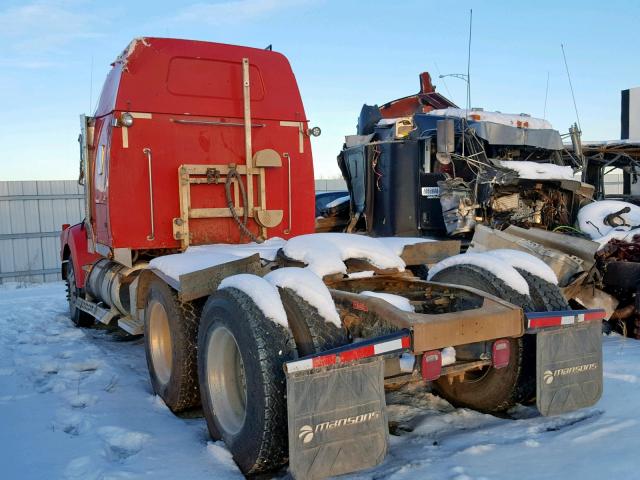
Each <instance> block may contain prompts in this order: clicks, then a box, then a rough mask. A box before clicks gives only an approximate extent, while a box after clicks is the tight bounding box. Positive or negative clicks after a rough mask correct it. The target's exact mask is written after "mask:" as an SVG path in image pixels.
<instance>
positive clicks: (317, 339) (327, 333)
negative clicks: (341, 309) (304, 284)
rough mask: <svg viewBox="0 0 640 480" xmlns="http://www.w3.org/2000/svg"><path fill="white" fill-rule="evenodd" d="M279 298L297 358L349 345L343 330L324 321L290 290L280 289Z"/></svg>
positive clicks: (315, 309)
mask: <svg viewBox="0 0 640 480" xmlns="http://www.w3.org/2000/svg"><path fill="white" fill-rule="evenodd" d="M280 298H281V300H282V305H283V306H284V309H285V312H286V313H287V320H288V321H289V327H290V328H291V332H292V333H293V337H294V339H295V342H296V348H297V350H298V355H299V356H301V357H304V356H305V355H311V354H313V353H318V352H322V351H324V350H329V349H331V348H335V347H340V346H342V345H345V344H347V343H349V339H348V337H347V333H346V332H345V330H344V329H343V328H340V327H338V326H337V325H335V324H333V323H331V322H328V321H326V320H325V319H324V317H323V316H322V315H320V313H318V309H317V308H315V307H314V306H312V305H310V304H309V303H308V302H307V301H306V300H304V299H303V298H302V297H301V296H300V295H298V294H297V293H296V292H294V291H293V290H291V289H290V288H281V289H280Z"/></svg>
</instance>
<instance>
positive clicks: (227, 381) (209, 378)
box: [198, 288, 295, 474]
mask: <svg viewBox="0 0 640 480" xmlns="http://www.w3.org/2000/svg"><path fill="white" fill-rule="evenodd" d="M294 348H295V347H294V342H293V339H292V338H291V336H290V334H289V332H288V331H287V329H286V328H284V327H282V326H281V325H278V324H276V323H275V322H273V321H271V320H269V319H268V318H266V317H265V316H264V314H263V313H262V311H261V310H260V309H259V308H258V307H257V306H256V304H255V303H254V302H253V300H252V299H251V298H250V297H249V296H248V295H246V294H245V293H243V292H241V291H240V290H237V289H235V288H226V289H224V290H221V291H218V292H216V293H215V294H214V295H212V296H211V297H209V300H208V301H207V303H206V304H205V307H204V310H203V313H202V321H201V325H200V332H199V334H198V352H199V354H198V373H199V379H200V391H201V396H202V409H203V411H204V415H205V418H206V420H207V427H208V429H209V433H210V434H211V436H212V437H213V438H214V439H215V440H224V442H225V443H226V445H227V447H228V448H229V450H230V451H231V453H232V455H233V458H234V460H235V461H236V463H237V464H238V466H239V467H240V469H241V470H242V471H243V472H244V473H245V474H253V473H260V472H266V471H269V470H274V469H277V468H279V467H281V466H282V465H284V464H285V463H286V462H287V456H288V442H287V407H286V399H285V394H286V380H285V375H284V370H283V368H282V365H283V363H284V362H285V361H287V360H290V359H291V358H293V350H294Z"/></svg>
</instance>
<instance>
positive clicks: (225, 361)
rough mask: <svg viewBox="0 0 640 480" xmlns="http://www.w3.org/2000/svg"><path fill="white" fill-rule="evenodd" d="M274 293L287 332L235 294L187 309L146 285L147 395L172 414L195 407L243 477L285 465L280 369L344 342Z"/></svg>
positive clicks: (169, 293)
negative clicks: (151, 394)
mask: <svg viewBox="0 0 640 480" xmlns="http://www.w3.org/2000/svg"><path fill="white" fill-rule="evenodd" d="M280 293H281V297H282V301H283V304H284V307H285V311H286V313H287V318H288V322H289V327H290V328H289V329H287V328H285V327H283V326H282V325H279V324H277V323H275V322H273V321H272V320H270V319H269V318H266V317H265V315H264V313H263V312H262V311H261V310H260V309H259V308H258V306H257V305H256V304H255V302H254V301H253V300H252V299H251V297H249V296H248V295H247V294H245V293H243V292H242V291H240V290H238V289H235V288H226V289H223V290H219V291H217V292H216V293H214V294H213V295H211V296H210V297H209V298H208V300H207V301H206V303H205V304H204V305H202V304H200V305H197V304H193V303H192V304H189V305H190V307H188V306H187V305H188V304H181V303H180V302H179V300H178V298H177V294H176V293H175V291H173V290H172V289H171V288H170V287H169V286H167V285H166V284H165V283H164V282H163V281H161V280H160V279H159V278H154V279H153V280H152V281H151V284H150V286H149V293H148V297H147V303H146V309H145V348H146V354H147V363H148V366H149V374H150V377H151V383H152V386H153V389H154V391H155V392H156V393H157V394H158V395H159V396H160V397H161V398H162V399H163V400H164V401H165V403H166V404H167V406H169V408H170V409H171V410H172V411H174V412H180V411H183V410H186V409H188V408H192V407H195V406H197V405H198V404H199V403H200V402H201V405H202V410H203V413H204V416H205V419H206V422H207V427H208V430H209V433H210V435H211V437H212V438H213V439H215V440H223V441H224V442H225V443H226V445H227V447H228V448H229V450H230V451H231V453H232V455H233V458H234V460H235V461H236V463H237V464H238V466H239V467H240V469H241V470H242V471H243V472H244V473H245V474H256V473H260V472H267V471H272V470H275V469H278V468H280V467H282V466H283V465H285V464H286V463H287V460H288V430H287V405H286V378H285V374H284V370H283V363H284V362H286V361H288V360H291V359H293V358H296V357H298V356H304V355H308V354H311V353H315V352H318V351H322V350H326V349H328V348H332V347H335V346H339V345H343V344H344V343H346V342H347V341H348V340H347V336H346V333H345V332H344V330H342V329H340V328H338V327H337V326H335V325H333V324H330V323H328V322H326V321H325V320H324V319H323V318H322V317H321V316H320V315H319V313H318V311H317V310H316V309H315V308H314V307H312V306H311V305H309V304H308V303H307V302H306V301H304V300H303V299H302V298H301V297H299V296H298V295H297V294H295V292H293V291H292V290H289V289H282V290H281V291H280ZM200 306H201V307H202V308H199V307H200Z"/></svg>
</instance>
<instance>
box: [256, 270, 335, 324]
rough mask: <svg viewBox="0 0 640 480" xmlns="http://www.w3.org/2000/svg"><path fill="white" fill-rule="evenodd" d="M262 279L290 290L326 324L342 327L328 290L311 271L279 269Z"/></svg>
mask: <svg viewBox="0 0 640 480" xmlns="http://www.w3.org/2000/svg"><path fill="white" fill-rule="evenodd" d="M264 279H265V280H266V281H268V282H269V283H271V284H272V285H274V286H276V287H281V288H290V289H291V290H293V291H294V292H296V293H297V294H298V295H300V296H301V297H302V298H303V299H304V300H305V301H306V302H307V303H309V304H310V305H311V306H312V307H315V308H316V309H317V310H318V313H319V314H320V316H322V318H324V319H325V320H326V321H327V322H331V323H333V324H334V325H335V326H337V327H342V321H341V320H340V316H339V315H338V312H337V311H336V306H335V304H334V303H333V299H332V298H331V294H330V293H329V289H328V288H327V286H326V285H325V284H324V282H323V281H322V279H321V278H320V277H318V276H317V275H316V274H315V273H313V272H312V271H311V270H309V269H306V268H295V267H287V268H279V269H277V270H274V271H272V272H270V273H268V274H267V275H265V276H264Z"/></svg>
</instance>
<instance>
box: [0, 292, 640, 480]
mask: <svg viewBox="0 0 640 480" xmlns="http://www.w3.org/2000/svg"><path fill="white" fill-rule="evenodd" d="M118 339H119V337H118V336H117V335H114V334H113V333H108V332H106V331H105V330H100V329H82V330H80V329H76V328H75V327H73V326H72V324H71V322H70V321H69V319H68V318H67V306H66V301H65V298H64V285H63V284H61V283H55V284H49V285H45V286H36V287H29V288H17V289H16V288H6V287H0V461H1V464H2V470H1V473H0V478H3V479H5V478H6V479H26V480H30V479H42V478H47V479H83V480H85V479H86V480H92V479H95V480H97V479H105V480H106V479H125V478H126V479H144V478H149V479H151V478H153V479H179V478H180V479H181V478H185V479H186V478H188V479H191V480H198V479H208V480H210V479H212V478H215V479H216V480H229V479H240V478H242V476H241V474H240V473H239V471H238V469H237V468H236V467H235V465H234V464H233V461H232V460H231V457H230V455H229V452H228V451H227V450H226V448H225V447H224V444H222V443H219V442H217V443H214V442H211V440H210V439H209V437H208V434H207V430H206V426H205V422H204V419H203V418H191V419H187V418H178V417H175V416H174V415H173V414H171V412H170V411H169V410H168V409H167V408H166V407H165V406H164V404H163V403H162V401H161V400H159V399H158V397H156V396H154V395H153V393H152V391H151V387H150V385H149V380H148V377H147V369H146V363H145V359H144V348H143V345H142V341H141V340H135V341H128V342H123V341H119V340H118ZM604 347H605V348H604V354H605V370H604V372H605V387H604V396H603V398H602V400H601V401H600V402H599V403H598V404H597V405H595V406H594V407H592V408H588V409H584V410H580V411H577V412H573V413H569V414H565V415H560V416H557V417H548V418H545V417H541V416H539V415H537V413H536V411H535V409H533V408H531V407H517V408H516V409H514V410H513V411H512V412H510V417H509V418H497V417H494V416H491V415H485V414H481V413H478V412H474V411H471V410H467V409H454V408H453V407H451V406H450V405H449V404H448V403H447V402H446V401H444V400H442V399H440V398H438V397H435V396H433V395H431V394H430V393H428V392H427V391H426V389H424V388H423V387H418V386H413V387H409V388H404V389H401V390H399V391H396V392H392V393H389V394H388V396H387V401H388V403H389V407H388V413H389V420H390V424H391V430H392V435H390V446H389V454H388V456H387V458H386V459H385V461H384V462H383V463H382V465H380V466H378V467H376V468H375V469H372V470H368V471H364V472H360V473H357V474H353V475H347V476H345V477H341V478H348V479H362V480H373V479H383V478H384V479H393V480H402V479H410V480H415V479H421V480H436V479H438V480H440V479H446V480H449V479H451V480H481V479H491V480H510V479H513V478H515V477H517V478H518V479H519V480H533V479H558V478H580V479H581V480H591V479H593V480H602V479H603V478H629V479H630V478H638V466H637V465H638V462H637V442H638V438H639V437H640V419H639V418H638V405H640V342H639V341H636V340H631V339H625V338H622V337H619V336H612V337H606V338H605V339H604ZM279 476H280V478H281V477H282V476H283V473H280V474H279Z"/></svg>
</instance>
